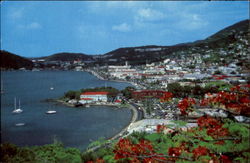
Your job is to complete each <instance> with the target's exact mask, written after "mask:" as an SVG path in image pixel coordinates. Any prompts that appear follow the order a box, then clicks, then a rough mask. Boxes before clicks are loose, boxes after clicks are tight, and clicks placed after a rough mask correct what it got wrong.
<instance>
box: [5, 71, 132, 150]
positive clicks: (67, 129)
mask: <svg viewBox="0 0 250 163" xmlns="http://www.w3.org/2000/svg"><path fill="white" fill-rule="evenodd" d="M1 77H2V81H3V89H4V93H3V94H1V142H2V143H3V142H10V143H14V144H16V145H18V146H32V145H44V144H49V143H53V141H54V139H57V140H59V141H61V142H62V143H63V144H64V145H65V146H66V147H76V148H79V149H85V148H86V147H87V146H88V144H89V143H91V142H92V141H95V140H97V139H99V138H101V137H103V138H109V137H112V136H113V135H115V134H116V133H118V132H119V131H121V130H122V129H123V128H124V127H125V126H126V125H128V124H129V121H130V119H131V116H132V113H131V111H130V110H128V109H116V108H113V107H107V106H98V107H90V108H85V109H79V108H70V107H67V106H63V105H59V104H56V103H53V102H45V101H44V100H45V99H49V98H58V97H61V96H62V95H63V94H64V93H65V92H67V91H68V90H79V89H81V88H93V87H101V86H105V85H106V86H112V87H115V88H117V89H123V88H125V87H127V86H131V85H130V84H129V83H121V82H111V81H102V80H99V79H98V78H96V77H95V76H93V75H91V74H89V73H86V72H76V71H38V72H32V71H28V72H23V71H9V72H1ZM51 87H53V88H54V89H51ZM15 97H16V99H17V101H18V100H19V99H20V101H21V108H22V109H23V110H24V111H23V113H20V114H13V113H12V111H13V109H14V98H15ZM17 103H18V102H17ZM47 110H56V111H57V113H56V114H53V115H48V114H45V112H46V111H47ZM16 123H25V125H24V126H19V127H17V126H15V124H16Z"/></svg>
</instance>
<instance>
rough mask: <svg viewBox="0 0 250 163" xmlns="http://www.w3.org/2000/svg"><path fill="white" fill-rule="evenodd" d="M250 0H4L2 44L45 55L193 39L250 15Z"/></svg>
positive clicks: (5, 47)
mask: <svg viewBox="0 0 250 163" xmlns="http://www.w3.org/2000/svg"><path fill="white" fill-rule="evenodd" d="M248 5H249V4H248V2H247V1H243V2H241V1H224V2H219V1H200V2H197V1H196V2H192V1H186V2H184V1H23V2H21V1H14V2H13V1H5V2H1V49H2V50H7V51H9V52H12V53H15V54H17V55H21V56H24V57H40V56H48V55H51V54H54V53H59V52H76V53H85V54H90V55H94V54H104V53H107V52H109V51H112V50H115V49H117V48H120V47H134V46H144V45H164V46H168V45H174V44H179V43H184V42H191V41H196V40H201V39H205V38H206V37H208V36H210V35H212V34H214V33H216V32H218V31H219V30H221V29H223V28H225V27H227V26H230V25H232V24H234V23H237V22H239V21H241V20H244V19H249V16H248V14H249V6H248Z"/></svg>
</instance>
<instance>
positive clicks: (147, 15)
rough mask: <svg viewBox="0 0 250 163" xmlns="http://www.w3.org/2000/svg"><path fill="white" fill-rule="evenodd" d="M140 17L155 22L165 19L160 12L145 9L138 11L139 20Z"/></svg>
mask: <svg viewBox="0 0 250 163" xmlns="http://www.w3.org/2000/svg"><path fill="white" fill-rule="evenodd" d="M138 17H139V18H140V19H143V20H149V21H154V20H160V19H163V18H165V15H164V14H163V13H162V12H160V11H156V10H153V9H150V8H143V9H139V10H138V13H137V18H138Z"/></svg>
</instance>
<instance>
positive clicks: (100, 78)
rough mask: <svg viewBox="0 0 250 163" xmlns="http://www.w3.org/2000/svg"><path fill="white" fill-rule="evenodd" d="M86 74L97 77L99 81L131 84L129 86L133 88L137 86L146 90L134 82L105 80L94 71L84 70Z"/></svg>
mask: <svg viewBox="0 0 250 163" xmlns="http://www.w3.org/2000/svg"><path fill="white" fill-rule="evenodd" d="M84 72H88V73H90V74H92V75H94V76H95V77H97V78H98V79H99V80H105V81H112V82H121V83H122V82H123V83H129V84H131V85H133V86H135V87H139V88H144V86H142V85H139V84H136V83H134V82H132V81H126V80H114V79H111V80H110V79H105V78H103V77H102V76H100V75H99V74H98V73H97V72H95V71H93V70H84Z"/></svg>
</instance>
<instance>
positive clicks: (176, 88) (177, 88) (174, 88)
mask: <svg viewBox="0 0 250 163" xmlns="http://www.w3.org/2000/svg"><path fill="white" fill-rule="evenodd" d="M167 89H168V91H169V92H171V93H173V95H174V96H175V97H181V95H182V91H183V90H182V86H181V85H180V83H169V84H168V86H167Z"/></svg>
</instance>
